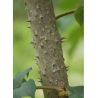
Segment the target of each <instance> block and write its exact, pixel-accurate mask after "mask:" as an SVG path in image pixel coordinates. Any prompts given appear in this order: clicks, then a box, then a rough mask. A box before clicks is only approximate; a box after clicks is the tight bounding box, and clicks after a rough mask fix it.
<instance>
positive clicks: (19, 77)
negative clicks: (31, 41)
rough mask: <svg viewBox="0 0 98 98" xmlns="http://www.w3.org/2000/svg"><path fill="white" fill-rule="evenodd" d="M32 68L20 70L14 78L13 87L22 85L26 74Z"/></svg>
mask: <svg viewBox="0 0 98 98" xmlns="http://www.w3.org/2000/svg"><path fill="white" fill-rule="evenodd" d="M31 70H32V68H31V67H30V68H28V69H26V70H25V71H19V72H18V73H17V74H16V76H15V77H14V78H13V88H17V87H20V86H21V83H22V82H23V79H24V76H25V75H26V74H27V73H28V72H29V71H31Z"/></svg>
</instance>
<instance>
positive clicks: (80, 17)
mask: <svg viewBox="0 0 98 98" xmlns="http://www.w3.org/2000/svg"><path fill="white" fill-rule="evenodd" d="M74 17H75V19H76V21H77V22H78V23H79V24H80V26H82V24H83V23H84V5H83V4H82V5H80V6H79V7H78V8H77V9H76V10H75V12H74Z"/></svg>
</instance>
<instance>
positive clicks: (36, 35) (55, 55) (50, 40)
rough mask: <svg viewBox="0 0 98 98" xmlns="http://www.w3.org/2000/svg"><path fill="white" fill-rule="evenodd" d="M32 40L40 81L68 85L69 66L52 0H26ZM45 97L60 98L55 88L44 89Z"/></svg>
mask: <svg viewBox="0 0 98 98" xmlns="http://www.w3.org/2000/svg"><path fill="white" fill-rule="evenodd" d="M24 2H25V5H26V11H27V13H28V18H29V20H28V21H27V22H29V23H30V26H29V28H30V30H31V35H32V42H31V43H33V45H34V47H35V52H36V58H35V60H37V64H38V68H39V71H38V72H39V74H40V82H41V84H42V85H43V86H60V85H61V83H63V84H64V87H65V88H66V87H67V86H68V79H67V73H66V72H67V67H66V65H64V58H63V54H62V47H61V43H62V39H64V38H62V37H61V36H60V34H59V32H58V29H57V25H56V19H55V15H54V9H53V4H52V0H24ZM44 97H45V98H58V93H57V92H56V91H53V90H44Z"/></svg>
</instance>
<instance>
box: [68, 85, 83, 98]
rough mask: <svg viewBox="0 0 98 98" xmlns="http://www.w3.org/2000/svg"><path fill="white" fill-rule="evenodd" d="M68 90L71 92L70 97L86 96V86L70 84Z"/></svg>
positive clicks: (80, 97) (79, 97)
mask: <svg viewBox="0 0 98 98" xmlns="http://www.w3.org/2000/svg"><path fill="white" fill-rule="evenodd" d="M68 91H69V92H71V95H69V98H84V86H75V87H70V86H69V87H68Z"/></svg>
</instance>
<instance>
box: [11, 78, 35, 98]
mask: <svg viewBox="0 0 98 98" xmlns="http://www.w3.org/2000/svg"><path fill="white" fill-rule="evenodd" d="M35 91H36V85H35V82H34V80H32V79H29V80H28V81H27V82H24V83H22V84H21V86H20V87H19V88H15V89H14V90H13V98H21V97H24V96H30V97H32V98H34V96H35Z"/></svg>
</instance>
